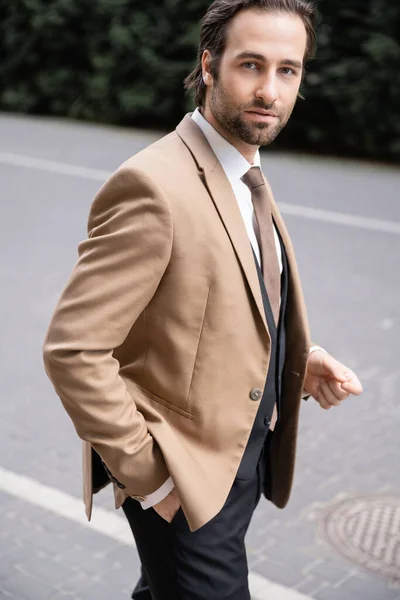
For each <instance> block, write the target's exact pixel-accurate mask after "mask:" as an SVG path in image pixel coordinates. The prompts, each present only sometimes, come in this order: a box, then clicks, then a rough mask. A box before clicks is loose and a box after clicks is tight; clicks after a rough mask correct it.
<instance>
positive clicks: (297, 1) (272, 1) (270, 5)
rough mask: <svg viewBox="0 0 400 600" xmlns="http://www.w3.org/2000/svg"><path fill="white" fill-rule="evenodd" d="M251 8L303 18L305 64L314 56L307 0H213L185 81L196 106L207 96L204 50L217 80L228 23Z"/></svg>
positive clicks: (313, 20) (312, 10) (313, 18)
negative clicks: (208, 53)
mask: <svg viewBox="0 0 400 600" xmlns="http://www.w3.org/2000/svg"><path fill="white" fill-rule="evenodd" d="M251 8H254V9H257V10H265V11H270V12H287V13H293V14H296V15H298V16H299V17H300V18H301V19H302V21H303V23H304V26H305V28H306V32H307V46H306V52H305V56H304V62H307V61H308V60H310V59H311V58H313V57H314V56H315V50H316V33H315V28H316V9H315V6H314V4H313V3H312V2H310V1H309V0H215V1H214V2H213V3H212V4H211V6H210V7H209V9H208V10H207V12H206V14H205V15H204V17H203V19H202V21H201V29H200V43H199V49H198V55H197V63H196V66H195V68H194V69H193V71H192V72H191V73H190V75H188V77H186V79H185V81H184V85H185V89H186V90H192V89H194V90H195V102H196V105H197V106H204V102H205V97H206V89H207V86H206V85H205V83H204V81H203V71H202V64H201V59H202V56H203V53H204V51H205V50H209V51H210V53H211V55H212V62H211V66H210V72H211V75H212V76H213V78H214V79H216V80H217V79H218V73H219V65H220V62H221V59H222V55H223V53H224V50H225V46H226V40H227V34H228V26H229V23H230V21H231V20H232V19H233V18H234V17H235V16H236V15H237V14H238V12H240V11H241V10H247V9H251Z"/></svg>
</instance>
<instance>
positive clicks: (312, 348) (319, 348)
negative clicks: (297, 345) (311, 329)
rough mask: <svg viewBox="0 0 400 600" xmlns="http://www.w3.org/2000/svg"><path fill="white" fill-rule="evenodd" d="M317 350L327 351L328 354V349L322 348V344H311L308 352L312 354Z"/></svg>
mask: <svg viewBox="0 0 400 600" xmlns="http://www.w3.org/2000/svg"><path fill="white" fill-rule="evenodd" d="M317 350H321V352H325V354H328V353H327V351H326V350H325V349H324V348H321V346H311V348H310V350H309V352H308V354H309V355H310V354H312V353H313V352H316V351H317Z"/></svg>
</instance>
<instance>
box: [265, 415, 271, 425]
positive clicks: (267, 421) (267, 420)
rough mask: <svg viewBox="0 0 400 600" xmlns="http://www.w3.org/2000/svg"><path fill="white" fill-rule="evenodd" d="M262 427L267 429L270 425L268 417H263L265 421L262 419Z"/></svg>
mask: <svg viewBox="0 0 400 600" xmlns="http://www.w3.org/2000/svg"><path fill="white" fill-rule="evenodd" d="M264 425H265V426H266V427H269V426H270V425H271V419H270V418H269V417H265V419H264Z"/></svg>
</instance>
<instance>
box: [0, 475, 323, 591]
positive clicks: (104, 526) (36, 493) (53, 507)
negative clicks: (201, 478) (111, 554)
mask: <svg viewBox="0 0 400 600" xmlns="http://www.w3.org/2000/svg"><path fill="white" fill-rule="evenodd" d="M0 490H2V491H3V492H5V493H6V494H9V495H11V496H14V497H15V498H19V499H20V500H24V501H26V502H29V503H31V504H34V505H35V506H38V507H39V508H42V509H45V510H47V511H50V512H52V513H54V514H56V515H58V516H60V517H63V518H65V519H69V520H70V521H74V522H75V523H78V524H79V525H82V526H83V527H86V528H88V529H91V530H92V531H96V532H97V533H101V534H103V535H106V536H108V537H110V538H112V539H113V540H117V541H118V542H120V543H121V544H125V545H127V546H130V547H132V546H134V540H133V536H132V533H131V531H130V529H129V525H128V523H127V521H126V520H125V518H121V517H119V516H118V514H117V511H110V510H105V509H104V508H101V507H94V510H93V516H92V520H91V521H90V523H89V521H88V520H87V519H86V516H85V511H84V508H83V502H82V500H78V499H77V498H74V497H73V496H70V495H69V494H66V493H65V492H61V491H60V490H57V489H55V488H52V487H49V486H47V485H44V484H42V483H40V482H39V481H36V480H35V479H31V478H30V477H26V476H25V475H19V474H17V473H13V472H12V471H8V470H7V469H3V468H2V467H0ZM249 585H250V591H251V596H252V599H253V600H311V598H310V596H305V595H304V594H301V593H300V592H297V591H296V590H293V589H291V588H287V587H285V586H283V585H280V584H277V583H274V582H272V581H270V580H269V579H266V578H265V577H263V576H262V575H259V574H258V573H254V572H253V573H249Z"/></svg>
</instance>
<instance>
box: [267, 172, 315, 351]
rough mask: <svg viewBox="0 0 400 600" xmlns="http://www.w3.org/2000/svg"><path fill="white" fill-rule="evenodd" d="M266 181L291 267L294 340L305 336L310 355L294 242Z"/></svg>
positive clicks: (305, 345)
mask: <svg viewBox="0 0 400 600" xmlns="http://www.w3.org/2000/svg"><path fill="white" fill-rule="evenodd" d="M264 181H265V185H266V186H267V189H268V193H269V196H270V199H271V206H272V216H273V219H274V222H275V226H276V228H277V229H278V231H279V233H280V235H281V238H282V242H283V245H284V247H285V251H286V257H287V262H288V267H289V273H288V278H289V280H288V283H289V286H288V295H289V296H290V300H291V305H292V307H293V311H292V312H293V313H294V314H295V315H296V318H297V323H296V327H293V330H294V331H295V332H296V335H295V336H294V340H295V342H298V341H300V340H299V333H301V335H302V336H304V338H303V341H304V344H303V346H304V348H303V351H304V352H305V353H306V354H307V355H308V351H309V348H310V345H311V341H310V332H309V324H308V318H307V310H306V305H305V301H304V296H303V291H302V287H301V282H300V276H299V272H298V268H297V261H296V256H295V252H294V248H293V245H292V241H291V239H290V236H289V233H288V230H287V229H286V225H285V223H284V221H283V218H282V216H281V213H280V212H279V210H278V207H277V205H276V202H275V200H274V195H273V193H272V190H271V186H270V185H269V183H268V180H267V179H266V177H265V176H264ZM290 334H291V332H288V337H289V340H290Z"/></svg>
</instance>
